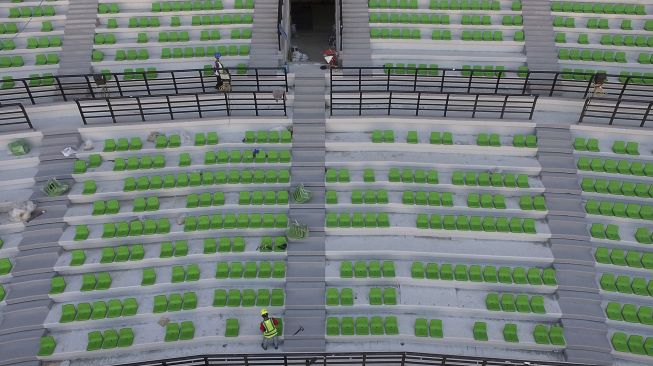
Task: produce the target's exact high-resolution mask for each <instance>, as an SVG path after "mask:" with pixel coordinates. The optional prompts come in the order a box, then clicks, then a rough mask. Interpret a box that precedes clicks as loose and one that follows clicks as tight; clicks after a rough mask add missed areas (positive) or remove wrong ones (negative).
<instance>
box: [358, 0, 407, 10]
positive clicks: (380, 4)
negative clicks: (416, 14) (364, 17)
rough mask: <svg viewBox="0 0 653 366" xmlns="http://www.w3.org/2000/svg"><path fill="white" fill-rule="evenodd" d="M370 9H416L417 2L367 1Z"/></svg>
mask: <svg viewBox="0 0 653 366" xmlns="http://www.w3.org/2000/svg"><path fill="white" fill-rule="evenodd" d="M368 6H369V7H370V8H381V9H384V8H389V9H418V8H419V4H418V2H417V0H369V1H368Z"/></svg>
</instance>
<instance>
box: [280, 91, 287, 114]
mask: <svg viewBox="0 0 653 366" xmlns="http://www.w3.org/2000/svg"><path fill="white" fill-rule="evenodd" d="M281 100H282V101H283V115H284V116H287V115H288V112H287V111H286V97H285V96H284V97H283V98H281Z"/></svg>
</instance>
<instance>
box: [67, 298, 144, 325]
mask: <svg viewBox="0 0 653 366" xmlns="http://www.w3.org/2000/svg"><path fill="white" fill-rule="evenodd" d="M137 311H138V302H136V299H135V298H133V297H129V298H126V299H123V300H120V299H111V300H109V301H107V302H104V301H96V302H94V303H92V304H91V303H88V302H81V303H79V304H77V305H76V306H75V305H74V304H64V305H62V306H61V317H60V318H59V323H70V322H72V321H86V320H98V319H104V318H110V319H111V318H118V317H121V316H134V315H136V312H137Z"/></svg>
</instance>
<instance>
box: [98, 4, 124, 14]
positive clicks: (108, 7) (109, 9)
mask: <svg viewBox="0 0 653 366" xmlns="http://www.w3.org/2000/svg"><path fill="white" fill-rule="evenodd" d="M97 12H98V14H118V13H120V7H119V6H118V4H116V3H111V4H108V3H102V4H98V6H97Z"/></svg>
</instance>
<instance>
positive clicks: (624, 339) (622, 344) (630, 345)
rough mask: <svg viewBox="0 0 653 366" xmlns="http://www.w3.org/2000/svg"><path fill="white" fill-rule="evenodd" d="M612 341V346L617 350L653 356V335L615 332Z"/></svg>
mask: <svg viewBox="0 0 653 366" xmlns="http://www.w3.org/2000/svg"><path fill="white" fill-rule="evenodd" d="M610 343H612V348H613V349H614V350H615V351H617V352H625V353H632V354H635V355H648V356H653V337H646V338H644V336H641V335H627V334H626V333H623V332H614V333H613V334H612V338H611V339H610Z"/></svg>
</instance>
